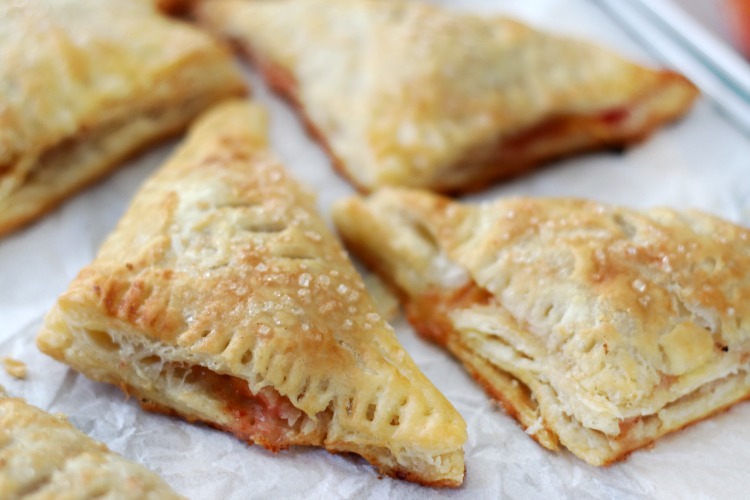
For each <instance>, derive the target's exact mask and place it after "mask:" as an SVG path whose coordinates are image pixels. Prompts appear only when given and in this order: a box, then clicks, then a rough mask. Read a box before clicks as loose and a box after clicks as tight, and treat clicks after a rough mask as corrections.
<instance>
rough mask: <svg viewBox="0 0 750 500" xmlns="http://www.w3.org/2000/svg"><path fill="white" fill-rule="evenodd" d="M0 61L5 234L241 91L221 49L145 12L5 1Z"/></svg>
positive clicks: (106, 0) (148, 5)
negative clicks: (202, 112) (213, 105)
mask: <svg viewBox="0 0 750 500" xmlns="http://www.w3.org/2000/svg"><path fill="white" fill-rule="evenodd" d="M0 61H2V63H1V64H0V102H2V105H0V234H3V233H7V232H9V231H11V230H13V229H15V228H17V227H19V226H21V225H23V224H25V223H27V222H29V221H31V220H32V219H34V218H36V217H38V216H40V215H41V214H42V213H44V212H46V211H48V210H51V209H52V208H54V207H55V206H56V205H58V204H59V203H60V202H61V201H62V200H63V199H65V198H66V197H68V196H70V195H71V194H72V193H74V192H75V191H77V190H79V189H81V188H82V187H83V186H85V185H87V184H90V183H91V182H93V181H94V180H96V179H98V178H100V177H102V176H103V175H104V174H106V173H107V172H109V171H110V170H112V169H113V168H115V167H116V166H118V165H119V164H120V163H121V162H122V161H123V160H124V159H125V158H127V157H128V156H130V155H132V154H134V153H135V152H137V151H139V150H141V149H143V148H145V147H146V146H148V145H149V144H152V143H154V142H156V141H158V140H161V139H164V138H165V137H167V136H170V135H174V134H175V133H178V132H180V131H181V130H182V129H184V128H185V126H186V125H187V124H188V123H189V121H190V120H192V119H193V118H194V117H195V116H196V115H197V114H198V113H199V112H200V111H202V110H203V109H205V108H207V107H209V106H210V105H212V104H213V103H215V102H217V101H219V100H222V99H225V98H227V97H228V96H233V95H240V94H242V93H244V92H245V89H244V84H243V82H242V80H241V77H240V74H239V72H238V70H237V69H236V68H235V67H234V65H233V63H232V61H231V57H230V55H229V54H228V52H227V51H226V50H225V49H224V48H223V47H221V46H220V45H219V44H218V43H217V42H215V41H213V40H212V39H211V38H210V37H208V36H207V35H205V34H204V33H201V32H200V31H198V30H196V29H194V28H192V27H190V26H187V25H184V24H180V23H177V22H175V21H171V20H169V19H167V18H165V17H163V16H162V15H160V14H158V13H157V12H156V10H155V7H154V6H153V4H152V2H147V1H133V0H7V1H4V2H2V5H0Z"/></svg>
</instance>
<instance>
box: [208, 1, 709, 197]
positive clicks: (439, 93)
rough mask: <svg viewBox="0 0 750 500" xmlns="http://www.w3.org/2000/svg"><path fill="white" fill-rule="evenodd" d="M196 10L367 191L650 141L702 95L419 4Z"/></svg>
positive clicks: (480, 176)
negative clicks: (291, 106) (237, 48)
mask: <svg viewBox="0 0 750 500" xmlns="http://www.w3.org/2000/svg"><path fill="white" fill-rule="evenodd" d="M196 13H197V17H198V19H199V20H200V22H202V23H203V24H204V25H205V26H206V27H208V28H209V29H211V30H213V31H215V32H217V33H220V34H222V35H224V36H226V37H228V38H229V39H231V40H233V41H235V42H237V44H238V45H239V46H240V47H241V48H242V49H243V50H244V51H245V52H246V53H247V54H248V55H249V56H250V58H251V59H252V60H254V61H255V62H256V63H257V65H258V67H259V68H260V70H261V71H262V72H263V73H264V74H265V76H266V79H267V80H268V82H269V83H270V84H271V85H272V86H274V87H275V88H276V89H278V90H279V91H280V92H281V93H282V94H285V95H287V96H288V97H289V98H290V99H291V101H292V102H293V103H294V104H295V105H297V107H298V108H300V110H301V111H302V114H303V115H304V117H305V119H306V121H307V123H308V125H309V127H310V129H311V131H312V132H313V133H314V135H316V136H317V137H318V138H319V139H321V141H322V142H323V144H324V145H325V146H326V148H327V150H328V151H329V153H330V154H331V156H332V157H333V159H334V164H335V166H336V167H337V168H338V169H339V170H341V171H342V172H343V173H344V174H345V175H346V176H347V177H348V178H349V179H350V180H351V181H352V182H353V183H354V184H355V185H356V186H357V187H358V188H360V189H362V190H365V191H367V190H371V189H373V188H375V187H378V186H385V185H397V186H411V187H422V188H428V189H431V190H436V191H444V192H457V191H467V190H474V189H478V188H481V187H483V186H485V185H487V184H488V183H490V182H492V181H495V180H497V179H501V178H506V177H509V176H512V175H517V174H519V173H521V172H523V171H525V170H528V169H530V168H532V167H534V166H536V165H537V164H539V163H541V162H544V161H547V160H550V159H553V158H555V157H559V156H563V155H568V154H572V153H576V152H580V151H586V150H592V149H600V148H611V147H620V146H623V145H626V144H630V143H633V142H636V141H639V140H641V139H643V138H645V137H646V136H647V135H649V134H650V133H651V132H652V131H653V130H654V129H655V128H657V127H658V126H660V125H662V124H663V123H665V122H668V121H670V120H673V119H675V118H677V117H679V116H681V115H682V114H684V113H685V112H686V111H687V109H689V107H690V105H691V103H692V101H693V100H694V99H695V97H696V96H697V94H698V93H697V90H696V89H695V87H694V86H693V85H692V84H690V83H689V82H688V81H687V80H686V79H685V78H684V77H682V76H680V75H677V74H675V73H673V72H670V71H654V70H651V69H647V68H644V67H642V66H639V65H637V64H633V63H631V62H628V61H626V60H624V59H622V58H621V57H619V56H617V55H615V54H613V53H611V52H610V51H608V50H606V49H604V48H601V47H598V46H595V45H592V44H590V43H586V42H582V41H578V40H572V39H567V38H563V37H560V36H553V35H549V34H546V33H542V32H540V31H536V30H533V29H531V28H529V27H527V26H525V25H523V24H521V23H518V22H516V21H513V20H509V19H506V18H499V17H481V16H477V15H471V14H462V13H457V12H455V11H452V10H447V9H443V8H440V7H436V6H431V5H427V4H424V3H422V2H419V1H415V2H382V1H379V0H282V1H277V2H268V1H248V0H213V1H210V2H204V3H201V4H200V5H199V6H198V7H197V9H196Z"/></svg>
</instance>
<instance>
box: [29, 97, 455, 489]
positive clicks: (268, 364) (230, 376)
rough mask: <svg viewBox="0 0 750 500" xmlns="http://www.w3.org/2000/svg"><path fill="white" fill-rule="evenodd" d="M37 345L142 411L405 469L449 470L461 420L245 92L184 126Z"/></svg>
mask: <svg viewBox="0 0 750 500" xmlns="http://www.w3.org/2000/svg"><path fill="white" fill-rule="evenodd" d="M38 345H39V347H40V348H41V349H42V351H44V352H46V353H48V354H50V355H51V356H53V357H55V358H57V359H59V360H61V361H64V362H65V363H68V364H69V365H71V366H72V367H74V368H75V369H77V370H79V371H81V372H83V373H84V374H86V375H88V376H89V377H91V378H93V379H95V380H100V381H105V382H110V383H114V384H117V385H119V386H121V387H122V388H123V389H125V390H126V391H127V392H129V393H131V394H134V395H136V396H137V397H138V398H140V400H141V401H142V402H143V404H144V406H145V407H147V408H151V409H156V410H160V411H166V412H171V413H176V414H179V415H182V416H183V417H185V418H187V419H188V420H201V421H205V422H208V423H209V424H211V425H214V426H216V427H219V428H223V429H226V430H228V431H230V432H233V433H235V434H236V435H238V436H239V437H240V438H242V439H245V440H248V441H250V442H257V443H259V444H262V445H263V446H265V447H266V448H269V449H271V450H279V449H283V448H286V447H288V446H290V445H311V446H322V447H325V448H326V449H328V450H329V451H332V452H354V453H357V454H360V455H362V456H363V457H365V458H366V459H367V460H369V461H370V462H372V463H373V464H375V465H376V466H377V467H378V468H379V469H380V471H381V472H383V473H385V474H389V475H393V476H395V477H398V478H402V479H407V480H410V481H416V482H419V483H423V484H429V485H436V486H458V485H460V484H461V482H462V481H463V477H464V461H463V450H462V446H463V443H464V442H465V440H466V430H465V423H464V421H463V419H462V418H461V416H460V415H459V414H458V413H457V412H456V410H455V409H454V408H453V406H451V404H450V403H449V402H448V401H447V400H446V399H445V397H444V396H443V395H442V394H441V393H440V392H439V391H438V390H437V389H436V388H435V387H434V386H433V385H432V384H431V383H430V382H429V381H428V380H427V379H426V378H425V376H424V375H423V374H422V373H421V372H420V371H419V369H418V368H417V366H416V365H415V364H414V362H413V361H412V359H411V358H410V357H409V355H408V354H407V353H406V352H405V351H404V350H403V349H402V348H401V346H400V345H399V343H398V341H397V339H396V336H395V334H394V332H393V330H392V328H391V327H390V326H389V325H388V324H387V323H386V322H385V321H384V320H383V319H381V318H380V316H379V315H378V314H377V313H376V311H375V307H374V305H373V303H372V301H371V299H370V298H369V296H368V295H367V293H366V291H365V288H364V285H363V282H362V280H361V278H360V277H359V275H358V274H357V273H356V271H355V270H354V268H353V266H352V264H351V263H350V262H349V260H348V259H347V256H346V254H345V252H344V250H343V249H342V248H341V246H340V244H339V243H338V241H337V240H336V238H335V237H334V236H333V235H332V234H331V233H330V231H329V230H328V229H327V227H326V225H325V223H324V222H323V220H322V219H321V218H320V217H319V216H318V215H317V213H316V208H315V199H314V197H313V196H312V195H311V194H310V193H309V192H308V191H306V190H305V189H304V188H302V187H301V186H300V185H299V184H298V183H297V182H296V181H294V180H293V179H292V178H291V176H290V175H289V174H288V173H287V172H286V170H285V169H284V168H283V167H282V166H281V164H280V163H279V162H278V160H277V159H276V158H275V157H274V156H273V155H272V154H271V153H270V152H269V149H268V143H267V137H266V115H265V113H264V112H263V110H261V109H260V108H259V107H257V106H255V105H252V104H249V103H244V102H234V103H231V104H226V105H222V106H219V107H218V108H217V109H216V110H214V111H212V112H211V113H209V114H208V115H207V116H205V117H204V118H202V119H201V120H200V122H199V123H198V124H197V125H195V127H194V128H193V129H192V131H191V133H190V136H189V138H188V139H187V141H186V142H185V143H184V144H183V145H182V147H180V148H179V150H178V151H177V153H176V154H175V155H174V157H173V158H172V159H171V160H170V161H169V162H168V163H167V164H166V165H165V166H164V167H163V168H162V169H161V170H160V171H158V172H157V173H156V174H155V175H154V176H153V177H152V178H151V179H149V180H148V181H147V182H146V184H145V185H144V186H143V188H142V189H141V191H140V192H139V193H138V195H137V196H136V197H135V199H134V200H133V203H132V205H131V207H130V209H129V210H128V211H127V213H126V214H125V216H124V217H123V219H122V220H121V221H120V223H119V225H118V227H117V229H116V230H115V231H114V232H113V233H112V235H110V237H109V238H108V239H107V241H106V242H105V243H104V245H103V246H102V248H101V250H100V252H99V254H98V256H97V258H96V260H95V261H94V262H93V263H92V264H90V265H89V266H87V267H86V268H84V269H83V270H82V271H81V273H80V275H79V276H78V278H77V279H76V280H75V281H74V282H73V283H72V284H71V286H70V288H69V290H68V291H67V292H65V293H64V294H63V295H62V296H61V297H60V298H59V300H58V302H57V304H56V305H55V307H54V308H53V310H52V311H51V312H50V313H49V315H48V316H47V319H46V322H45V326H44V329H43V330H42V332H41V333H40V334H39V337H38Z"/></svg>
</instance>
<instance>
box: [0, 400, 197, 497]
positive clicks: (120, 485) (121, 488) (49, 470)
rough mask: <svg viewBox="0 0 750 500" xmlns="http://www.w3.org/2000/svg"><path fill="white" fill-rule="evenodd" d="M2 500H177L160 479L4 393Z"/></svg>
mask: <svg viewBox="0 0 750 500" xmlns="http://www.w3.org/2000/svg"><path fill="white" fill-rule="evenodd" d="M0 498H3V499H5V500H16V499H29V500H30V499H35V500H45V499H50V500H52V499H55V500H67V499H70V500H72V499H86V498H117V499H133V500H140V499H150V500H161V499H179V498H182V497H181V496H179V495H177V494H176V493H175V492H174V491H172V490H171V489H170V488H169V486H167V484H166V483H165V482H164V481H163V480H162V479H161V478H159V477H158V476H157V475H156V474H154V473H153V472H151V471H149V470H148V469H146V468H145V467H143V466H141V465H138V464H136V463H133V462H131V461H129V460H127V459H125V458H123V457H121V456H120V455H118V454H116V453H113V452H112V451H110V450H109V449H108V448H107V447H106V446H105V445H103V444H102V443H99V442H96V441H94V440H93V439H91V438H90V437H88V436H86V435H85V434H83V433H82V432H80V431H78V430H77V429H76V428H75V427H73V426H72V425H70V423H69V422H68V421H67V420H66V419H65V418H64V417H61V416H53V415H50V414H49V413H46V412H44V411H42V410H40V409H39V408H35V407H33V406H31V405H29V404H27V403H26V402H24V401H23V400H21V399H17V398H11V397H8V396H7V395H6V394H5V392H4V391H3V390H2V388H0Z"/></svg>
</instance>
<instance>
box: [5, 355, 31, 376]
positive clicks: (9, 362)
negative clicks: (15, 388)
mask: <svg viewBox="0 0 750 500" xmlns="http://www.w3.org/2000/svg"><path fill="white" fill-rule="evenodd" d="M3 365H4V366H5V372H6V373H7V374H8V375H10V376H11V377H13V378H17V379H25V378H26V363H24V362H23V361H18V360H17V359H13V358H3Z"/></svg>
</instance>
